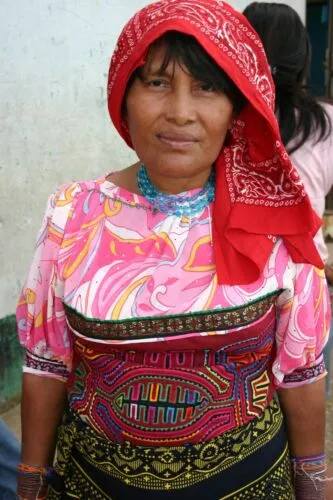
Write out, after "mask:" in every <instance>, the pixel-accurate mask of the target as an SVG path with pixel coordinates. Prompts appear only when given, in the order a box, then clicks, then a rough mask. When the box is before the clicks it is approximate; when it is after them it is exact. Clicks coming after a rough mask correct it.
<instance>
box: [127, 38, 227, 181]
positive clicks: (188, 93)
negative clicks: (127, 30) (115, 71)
mask: <svg viewBox="0 0 333 500" xmlns="http://www.w3.org/2000/svg"><path fill="white" fill-rule="evenodd" d="M164 54H165V47H163V46H161V47H159V48H157V49H156V51H155V53H154V57H153V59H152V61H151V63H150V64H149V67H147V68H143V71H142V74H143V75H144V76H143V78H142V79H141V78H136V79H135V80H134V82H133V84H132V86H131V88H130V90H129V92H128V95H127V100H126V113H127V116H126V118H127V123H128V128H129V132H130V136H131V139H132V143H133V146H134V149H135V151H136V153H137V155H138V157H139V159H140V161H142V162H143V163H144V164H145V165H146V167H147V170H148V171H149V175H150V177H151V178H152V180H154V179H155V180H157V179H158V178H159V177H160V178H161V177H163V178H164V179H170V182H172V181H173V182H175V181H176V179H183V180H184V181H186V180H189V181H193V182H192V184H193V186H192V187H198V186H200V185H202V184H203V183H204V182H205V181H206V180H207V177H208V175H209V173H210V170H211V167H212V165H213V163H214V162H215V160H216V158H217V156H218V155H219V153H220V151H221V148H222V146H223V143H224V140H225V136H226V133H227V130H228V128H229V125H230V122H231V120H232V114H233V106H232V103H231V101H230V100H229V98H228V97H227V96H226V95H225V94H223V93H222V92H221V91H217V90H214V89H212V88H211V87H209V86H208V85H207V84H205V83H202V82H200V81H197V80H195V79H194V78H193V76H191V75H190V74H189V73H187V72H186V70H184V69H183V68H182V67H181V66H179V65H178V64H177V63H176V64H174V63H173V62H172V61H171V62H170V64H169V66H168V67H167V69H166V71H165V72H164V73H163V74H161V73H160V67H161V64H162V62H163V59H164ZM200 180H202V182H200ZM157 184H158V182H157Z"/></svg>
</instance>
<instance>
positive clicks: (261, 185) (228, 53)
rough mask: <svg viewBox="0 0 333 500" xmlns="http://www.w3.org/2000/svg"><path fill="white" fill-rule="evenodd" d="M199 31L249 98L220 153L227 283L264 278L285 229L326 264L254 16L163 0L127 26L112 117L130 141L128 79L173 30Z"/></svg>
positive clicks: (220, 267)
mask: <svg viewBox="0 0 333 500" xmlns="http://www.w3.org/2000/svg"><path fill="white" fill-rule="evenodd" d="M170 30H174V31H180V32H182V33H184V34H188V35H192V36H194V37H195V38H196V40H197V41H198V42H199V43H200V45H201V46H202V47H203V48H204V49H205V50H206V52H207V53H208V54H209V55H210V56H211V57H212V58H213V59H214V60H215V61H216V63H217V64H218V65H219V66H221V68H223V69H224V70H225V72H226V73H227V74H228V75H229V76H230V78H232V80H233V81H234V82H235V83H236V85H237V86H238V87H239V88H240V89H241V91H242V92H243V94H244V95H245V96H246V98H247V99H248V104H247V105H246V107H245V108H244V109H243V111H242V112H241V114H240V115H239V116H238V117H237V119H235V120H234V122H233V125H232V129H231V134H230V135H231V137H230V141H228V146H227V147H224V148H223V149H222V151H221V153H220V156H219V157H218V159H217V161H216V172H217V180H216V199H215V203H214V211H213V245H214V251H215V259H216V269H217V275H218V281H219V283H226V284H229V285H234V284H247V283H251V282H253V281H255V280H256V279H258V278H259V276H260V274H261V273H262V271H263V268H264V266H265V264H266V262H267V260H268V258H269V255H270V253H271V251H272V248H273V245H274V241H275V238H276V237H277V236H281V237H282V238H283V240H284V243H285V245H286V247H287V249H288V251H289V253H290V256H291V257H292V259H293V260H294V261H295V262H309V263H311V264H314V265H315V266H318V267H323V264H322V261H321V259H320V257H319V255H318V252H317V250H316V248H315V245H314V243H313V239H312V238H313V236H314V234H315V233H316V232H317V230H318V229H319V227H320V223H321V222H320V219H319V218H318V217H317V216H316V214H315V213H314V211H313V210H312V208H311V205H310V202H309V199H308V197H307V195H306V194H305V192H304V188H303V185H302V183H301V181H300V178H299V176H298V173H297V171H296V170H295V168H294V167H293V166H292V164H291V161H290V159H289V157H288V155H287V153H286V150H285V148H284V146H283V145H282V143H281V139H280V134H279V129H278V123H277V121H276V118H275V115H274V98H275V93H274V87H273V82H272V78H271V75H270V71H269V66H268V63H267V60H266V57H265V54H264V50H263V47H262V44H261V42H260V40H259V38H258V36H257V34H256V33H255V32H254V30H253V29H252V28H251V26H250V24H249V23H248V22H247V20H246V19H245V18H244V17H243V16H242V14H240V13H239V12H237V11H235V10H234V9H233V8H232V7H230V6H229V5H228V4H227V3H225V2H224V1H222V0H162V1H159V2H156V3H153V4H150V5H148V6H147V7H145V8H143V9H142V10H140V11H139V12H138V13H137V14H136V15H135V16H134V17H133V18H132V19H131V20H130V21H129V22H128V23H127V25H126V26H125V28H124V30H123V32H122V34H121V35H120V37H119V40H118V44H117V46H116V49H115V51H114V54H113V57H112V60H111V66H110V72H109V82H108V103H109V111H110V115H111V119H112V121H113V123H114V125H115V127H116V129H117V130H118V132H119V134H120V135H121V136H122V137H123V139H124V140H125V141H126V143H127V144H128V145H129V146H130V147H132V145H131V139H130V137H129V135H128V131H127V130H126V127H124V125H123V120H122V111H121V105H122V101H123V98H124V92H125V89H126V84H127V82H128V80H129V78H130V76H131V74H132V73H133V71H134V70H135V69H137V68H138V67H139V66H142V65H143V64H144V62H145V56H146V54H147V50H148V48H149V46H150V45H151V44H152V43H153V42H154V41H155V40H157V39H158V38H160V37H161V36H162V35H164V34H165V32H167V31H170Z"/></svg>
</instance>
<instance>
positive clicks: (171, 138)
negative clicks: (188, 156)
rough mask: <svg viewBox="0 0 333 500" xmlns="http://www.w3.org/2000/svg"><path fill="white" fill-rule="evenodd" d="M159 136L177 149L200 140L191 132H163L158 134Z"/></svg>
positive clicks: (162, 140)
mask: <svg viewBox="0 0 333 500" xmlns="http://www.w3.org/2000/svg"><path fill="white" fill-rule="evenodd" d="M157 138H158V139H159V140H160V141H161V142H163V143H164V144H167V145H168V146H170V147H172V148H176V149H177V148H178V149H182V148H188V147H191V146H193V145H194V144H195V143H197V142H198V140H197V139H196V138H195V137H194V136H193V135H190V134H169V133H162V134H157Z"/></svg>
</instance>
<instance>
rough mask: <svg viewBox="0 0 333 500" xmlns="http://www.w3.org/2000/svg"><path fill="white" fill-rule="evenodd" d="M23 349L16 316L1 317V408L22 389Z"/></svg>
mask: <svg viewBox="0 0 333 500" xmlns="http://www.w3.org/2000/svg"><path fill="white" fill-rule="evenodd" d="M22 360H23V349H22V348H21V346H20V344H19V341H18V338H17V330H16V320H15V316H14V315H11V316H6V317H5V318H1V319H0V408H1V407H3V406H5V405H6V404H8V403H9V402H10V400H12V399H15V398H17V397H18V396H19V394H20V391H21V373H22Z"/></svg>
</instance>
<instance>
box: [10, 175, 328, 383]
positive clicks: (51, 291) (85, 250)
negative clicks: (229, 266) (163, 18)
mask: <svg viewBox="0 0 333 500" xmlns="http://www.w3.org/2000/svg"><path fill="white" fill-rule="evenodd" d="M189 194H193V191H191V192H189ZM210 209H211V207H208V208H206V209H205V210H204V211H203V212H202V213H201V214H200V215H198V216H196V217H194V218H192V219H187V218H179V217H176V216H171V215H167V214H163V213H159V212H157V211H155V210H154V209H153V208H152V207H151V206H150V204H149V202H148V201H147V200H146V199H145V198H144V197H142V196H139V195H136V194H133V193H130V192H128V191H126V190H124V189H122V188H119V187H117V186H115V185H114V184H112V183H111V182H109V181H107V180H106V179H105V178H102V179H99V180H96V181H91V182H82V183H74V184H70V185H65V186H62V187H61V188H60V189H59V190H58V191H57V193H56V194H55V195H52V196H51V197H50V198H49V201H48V205H47V210H46V214H45V217H44V220H43V224H42V228H41V230H40V233H39V235H38V239H37V243H36V250H35V254H34V258H33V262H32V265H31V268H30V272H29V274H28V278H27V280H26V283H25V285H24V287H23V290H22V293H21V296H20V299H19V304H18V309H17V321H18V329H19V337H20V341H21V343H22V345H23V346H24V347H25V348H26V352H27V357H26V362H25V366H24V371H26V372H30V373H35V374H37V375H41V376H49V377H55V378H59V379H62V380H66V379H67V378H68V376H69V374H70V373H71V369H72V354H73V338H74V337H80V335H81V333H80V332H79V331H74V330H73V329H70V328H69V325H68V319H66V309H67V310H72V311H73V310H74V311H75V313H76V314H78V315H79V316H80V317H82V318H84V319H85V320H88V321H89V320H91V321H92V320H95V321H96V320H100V321H111V322H112V321H113V322H115V324H116V323H117V322H118V321H120V320H127V319H131V318H147V317H149V318H158V317H168V316H170V318H172V317H174V315H184V314H187V313H200V312H202V311H216V310H225V309H228V310H230V311H233V310H236V309H237V307H239V306H243V305H245V304H249V303H255V301H256V300H258V299H260V298H262V297H265V296H269V295H270V294H274V293H276V292H280V293H279V294H277V299H276V302H275V304H274V306H272V307H275V308H276V317H277V322H276V332H275V338H276V354H275V358H274V362H273V374H274V381H275V384H276V386H293V385H299V384H303V383H311V382H312V381H314V380H317V379H318V378H320V377H322V376H324V375H325V370H324V369H316V367H318V366H319V365H322V350H323V347H324V346H325V343H326V341H327V338H328V331H329V325H330V305H329V298H328V292H327V287H326V282H325V276H324V272H323V271H322V270H319V269H316V268H314V267H312V266H310V265H307V264H295V263H293V262H292V261H291V259H290V257H289V255H288V252H287V250H286V248H285V246H284V245H283V242H282V241H281V240H279V239H277V241H276V244H275V247H274V250H273V252H272V254H271V256H270V259H269V261H268V262H267V265H266V267H265V270H264V273H263V275H262V276H261V278H260V279H259V280H258V281H256V282H255V283H252V284H250V285H246V286H227V285H222V286H220V285H218V284H217V279H216V272H215V266H214V256H213V249H212V245H211V227H210ZM240 328H242V327H238V326H237V317H236V316H235V324H234V325H233V326H232V327H231V328H228V329H227V330H225V329H224V330H220V331H219V330H217V331H209V332H199V333H198V332H193V333H190V334H189V335H187V339H188V338H190V339H191V341H192V344H193V343H195V342H196V338H199V337H201V339H202V337H203V336H210V337H211V336H216V338H218V336H223V335H225V334H226V333H232V331H235V332H237V331H239V329H240ZM181 338H182V335H181V334H179V333H178V334H175V335H173V336H172V337H171V338H170V337H168V338H164V337H161V336H159V337H157V336H156V337H149V338H147V339H145V340H144V341H141V343H142V342H145V343H146V345H147V349H148V348H149V346H152V345H155V346H156V345H157V344H159V343H161V344H159V345H162V343H164V342H168V343H169V345H170V346H171V347H172V346H176V345H177V342H179V340H180V339H181ZM92 342H94V343H97V344H99V346H101V344H105V345H109V346H110V345H114V346H120V345H122V346H123V348H126V349H127V348H128V350H131V349H133V346H135V344H136V343H137V342H138V340H136V339H135V338H132V337H128V338H123V337H121V339H119V338H115V337H112V338H104V339H99V340H98V339H94V340H93V341H92ZM217 342H218V340H217ZM293 374H297V375H295V376H293Z"/></svg>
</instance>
